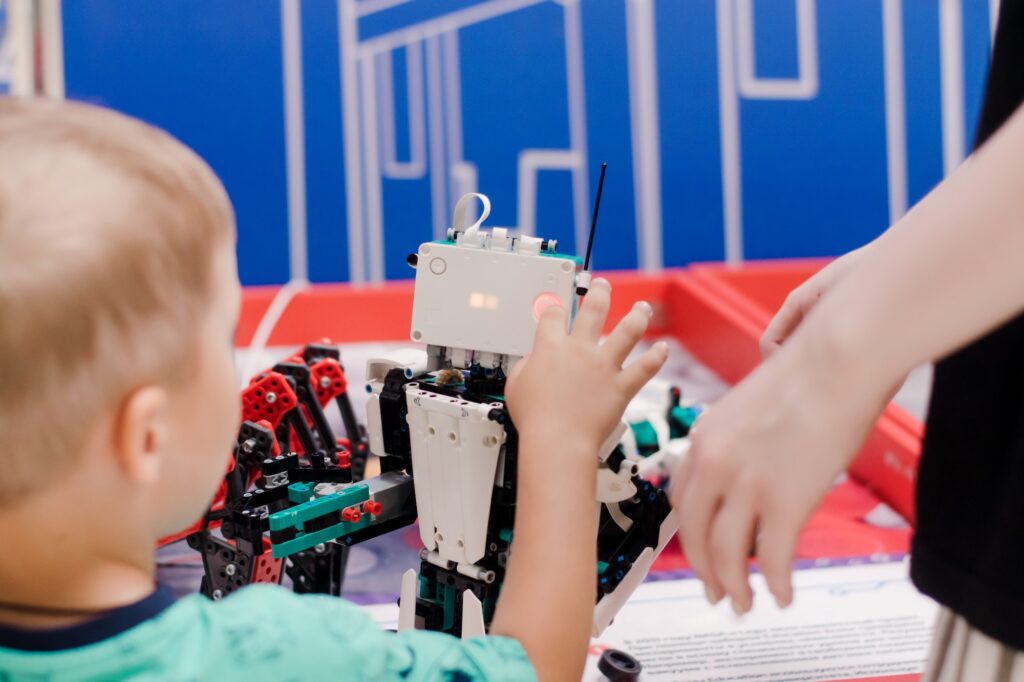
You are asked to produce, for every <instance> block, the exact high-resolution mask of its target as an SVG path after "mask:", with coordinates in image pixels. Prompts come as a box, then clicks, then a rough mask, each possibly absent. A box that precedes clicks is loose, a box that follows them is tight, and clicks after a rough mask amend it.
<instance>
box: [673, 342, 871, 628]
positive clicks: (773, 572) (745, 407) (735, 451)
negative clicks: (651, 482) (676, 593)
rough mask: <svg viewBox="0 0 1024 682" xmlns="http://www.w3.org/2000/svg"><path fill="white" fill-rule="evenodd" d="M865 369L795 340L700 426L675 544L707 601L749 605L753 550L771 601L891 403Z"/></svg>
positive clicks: (685, 470) (677, 486)
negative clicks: (826, 499)
mask: <svg viewBox="0 0 1024 682" xmlns="http://www.w3.org/2000/svg"><path fill="white" fill-rule="evenodd" d="M869 369H870V368H868V367H861V366H859V363H856V362H845V361H836V359H835V358H833V357H831V354H830V352H828V351H827V350H825V351H822V350H821V347H820V346H819V347H817V348H816V347H814V346H813V345H812V344H811V343H809V342H808V341H807V339H806V335H802V336H801V337H800V338H795V339H793V340H792V341H791V342H790V343H787V344H786V345H785V346H783V347H782V348H781V349H780V350H779V352H778V353H776V354H774V355H773V356H772V357H771V358H769V359H768V360H767V361H765V362H764V363H763V364H762V365H761V366H760V367H758V368H757V369H756V370H755V371H754V372H753V373H752V374H751V375H750V376H749V377H747V378H746V379H744V380H743V381H742V382H740V384H739V385H737V386H736V388H735V389H733V390H732V391H730V392H729V393H728V394H727V395H726V396H725V397H724V398H722V399H721V400H720V401H719V402H718V403H716V404H715V405H713V406H712V407H711V408H710V409H709V410H707V411H706V412H705V414H703V415H702V416H701V418H700V419H699V420H698V422H697V424H696V426H695V428H694V429H693V431H691V438H692V447H691V449H690V451H689V455H688V457H687V459H686V460H684V461H683V463H682V465H681V466H680V468H679V469H678V471H677V472H676V474H675V476H674V477H673V481H672V484H673V486H672V492H671V498H672V505H673V508H674V509H675V511H676V513H677V514H678V515H679V521H680V539H681V541H682V543H683V545H684V550H685V553H686V558H687V559H688V560H689V562H690V564H691V565H692V566H693V569H694V572H695V573H696V574H697V576H698V577H699V578H700V579H701V580H703V581H704V585H705V589H706V592H707V595H708V599H709V600H710V601H712V602H713V603H714V602H717V601H719V600H720V599H721V598H722V597H723V596H725V595H728V596H729V597H730V598H731V600H732V606H733V609H734V610H735V611H736V612H737V613H745V612H746V611H748V610H749V609H750V608H751V606H752V600H753V594H752V592H751V589H750V585H749V583H748V570H747V568H748V567H747V562H748V558H749V557H750V554H751V551H752V550H753V551H754V552H756V555H757V559H758V562H759V564H760V568H761V571H762V572H763V573H764V576H765V580H766V581H767V583H768V587H769V589H770V590H771V592H772V594H773V595H774V596H775V599H776V601H777V602H778V603H779V605H780V606H787V605H788V604H789V603H790V601H791V600H792V587H791V585H790V572H791V563H792V560H793V555H794V552H795V550H796V543H797V538H798V535H799V533H800V529H801V528H802V526H803V524H804V522H805V521H806V519H807V517H808V516H809V515H810V513H811V512H812V511H813V510H814V508H815V507H816V506H817V505H818V502H819V501H820V499H821V497H822V495H823V494H824V493H825V492H826V491H827V490H828V488H829V487H830V485H831V484H832V482H833V481H834V480H835V477H836V476H837V475H838V474H839V473H840V472H841V471H843V469H844V468H845V467H846V465H847V463H848V462H849V460H850V459H851V458H852V457H853V455H854V454H855V452H856V451H857V448H858V447H859V446H860V444H861V442H862V441H863V440H864V438H865V436H866V435H867V433H868V431H869V430H870V428H871V425H872V424H873V423H874V421H875V419H876V418H877V417H878V415H879V413H880V412H881V411H882V409H883V408H884V407H885V404H886V402H887V400H888V393H889V391H887V390H886V389H887V385H886V383H885V382H884V381H880V380H878V381H876V380H875V379H873V378H871V377H872V376H873V375H872V373H871V372H870V371H869Z"/></svg>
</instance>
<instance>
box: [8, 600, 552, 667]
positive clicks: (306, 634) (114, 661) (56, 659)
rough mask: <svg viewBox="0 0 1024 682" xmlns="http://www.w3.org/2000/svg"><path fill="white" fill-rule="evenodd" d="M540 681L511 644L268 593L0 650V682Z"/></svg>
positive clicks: (346, 605) (191, 604)
mask: <svg viewBox="0 0 1024 682" xmlns="http://www.w3.org/2000/svg"><path fill="white" fill-rule="evenodd" d="M535 679H536V675H535V674H534V670H533V666H532V665H531V664H530V661H529V659H528V658H527V657H526V652H525V651H523V648H522V646H521V645H520V644H519V642H517V641H515V640H514V639H508V638H504V637H475V638H473V639H468V640H459V639H456V638H455V637H451V636H449V635H444V634H440V633H436V632H423V631H410V632H401V633H397V634H396V633H392V632H387V631H384V630H381V629H380V628H379V627H378V626H377V624H376V623H374V622H373V620H371V619H370V617H369V616H368V615H367V614H366V613H365V612H364V611H363V610H362V609H360V608H359V607H358V606H356V605H355V604H352V603H351V602H347V601H345V600H343V599H338V598H336V597H325V596H318V595H296V594H293V593H291V592H289V591H287V590H285V589H282V588H280V587H276V586H268V585H253V586H250V587H246V588H245V589H242V590H239V591H238V592H236V593H235V594H232V595H231V596H230V597H228V598H227V599H223V600H221V601H218V602H212V601H209V600H208V599H206V598H205V597H201V596H199V595H194V596H190V597H186V598H184V599H181V600H179V601H177V602H175V603H174V604H173V605H171V606H170V607H168V608H167V609H165V610H163V611H162V612H160V613H159V614H158V615H156V616H154V617H152V618H150V619H148V620H145V621H144V622H142V623H139V624H137V625H135V626H133V627H130V628H129V629H127V630H124V631H123V632H120V633H118V634H115V635H113V636H111V637H108V638H106V639H103V640H102V641H99V642H95V643H91V644H87V645H85V646H79V647H76V648H71V649H60V650H55V651H26V650H22V649H11V648H2V647H0V682H29V681H31V682H43V681H44V680H45V681H46V682H64V681H65V680H66V681H68V682H71V681H76V682H77V681H80V680H82V681H84V680H133V681H135V682H141V681H142V680H147V681H149V680H173V681H174V682H191V681H196V682H198V681H202V682H208V681H214V682H217V681H221V680H224V681H229V680H246V681H255V680H275V681H276V680H281V681H288V680H296V681H299V680H303V681H304V680H423V681H427V680H431V681H433V680H438V681H440V680H451V681H453V682H470V681H472V680H509V681H511V680H516V681H519V680H535Z"/></svg>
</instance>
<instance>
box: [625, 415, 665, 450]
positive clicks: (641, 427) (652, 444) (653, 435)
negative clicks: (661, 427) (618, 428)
mask: <svg viewBox="0 0 1024 682" xmlns="http://www.w3.org/2000/svg"><path fill="white" fill-rule="evenodd" d="M629 427H630V428H631V429H633V437H634V438H635V439H636V447H637V450H640V451H641V452H643V451H644V449H646V448H653V449H655V450H657V449H658V432H657V431H656V430H655V429H654V425H653V424H651V422H649V421H642V422H636V423H635V424H630V425H629Z"/></svg>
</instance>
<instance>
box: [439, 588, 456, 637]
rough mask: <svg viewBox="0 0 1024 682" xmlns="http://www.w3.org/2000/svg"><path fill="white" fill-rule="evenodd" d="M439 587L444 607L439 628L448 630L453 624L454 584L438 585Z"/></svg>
mask: <svg viewBox="0 0 1024 682" xmlns="http://www.w3.org/2000/svg"><path fill="white" fill-rule="evenodd" d="M439 587H440V588H441V595H440V596H441V605H442V606H443V607H444V625H442V626H441V630H442V631H443V632H449V631H451V629H452V627H454V626H455V586H454V585H440V586H439Z"/></svg>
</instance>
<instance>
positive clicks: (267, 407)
mask: <svg viewBox="0 0 1024 682" xmlns="http://www.w3.org/2000/svg"><path fill="white" fill-rule="evenodd" d="M297 404H298V400H297V398H296V396H295V391H293V390H292V387H291V385H290V384H289V383H288V382H287V381H286V380H285V378H284V376H283V375H282V374H279V373H277V372H267V373H266V374H265V375H263V376H262V377H259V378H256V379H253V380H252V383H250V384H249V386H248V388H246V389H245V390H244V391H242V419H243V420H246V421H253V422H255V421H260V420H264V421H266V422H268V423H269V424H270V426H271V427H272V428H273V429H277V426H278V424H280V423H281V419H282V418H283V417H284V415H285V414H287V412H288V410H291V409H292V408H294V407H295V405H297Z"/></svg>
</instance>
